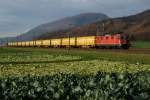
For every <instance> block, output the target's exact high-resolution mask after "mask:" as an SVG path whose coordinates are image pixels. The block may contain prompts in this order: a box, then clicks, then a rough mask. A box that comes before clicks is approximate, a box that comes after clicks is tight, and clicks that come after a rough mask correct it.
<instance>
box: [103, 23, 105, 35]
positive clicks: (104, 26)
mask: <svg viewBox="0 0 150 100" xmlns="http://www.w3.org/2000/svg"><path fill="white" fill-rule="evenodd" d="M102 26H103V35H105V23H104V22H103V24H102Z"/></svg>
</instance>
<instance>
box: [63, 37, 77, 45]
mask: <svg viewBox="0 0 150 100" xmlns="http://www.w3.org/2000/svg"><path fill="white" fill-rule="evenodd" d="M75 43H76V39H75V38H70V45H71V46H75ZM68 45H69V38H63V39H62V46H68Z"/></svg>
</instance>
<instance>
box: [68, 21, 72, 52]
mask: <svg viewBox="0 0 150 100" xmlns="http://www.w3.org/2000/svg"><path fill="white" fill-rule="evenodd" d="M69 31H70V32H68V39H69V47H68V53H69V50H70V33H71V24H69Z"/></svg>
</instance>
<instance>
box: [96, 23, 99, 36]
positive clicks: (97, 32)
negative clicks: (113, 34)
mask: <svg viewBox="0 0 150 100" xmlns="http://www.w3.org/2000/svg"><path fill="white" fill-rule="evenodd" d="M96 28H97V29H96V36H98V35H99V26H98V25H97V27H96Z"/></svg>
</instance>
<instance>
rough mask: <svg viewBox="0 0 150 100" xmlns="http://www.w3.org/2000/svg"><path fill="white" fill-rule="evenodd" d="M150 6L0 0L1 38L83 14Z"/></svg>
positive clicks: (138, 0)
mask: <svg viewBox="0 0 150 100" xmlns="http://www.w3.org/2000/svg"><path fill="white" fill-rule="evenodd" d="M147 9H150V0H0V38H1V37H7V36H16V35H19V34H22V33H25V32H27V31H28V30H30V29H32V28H34V27H36V26H38V25H40V24H43V23H47V22H51V21H55V20H57V19H60V18H63V17H68V16H73V15H77V14H80V13H88V12H96V13H104V14H106V15H108V16H110V17H121V16H128V15H132V14H136V13H139V12H142V11H144V10H147Z"/></svg>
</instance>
